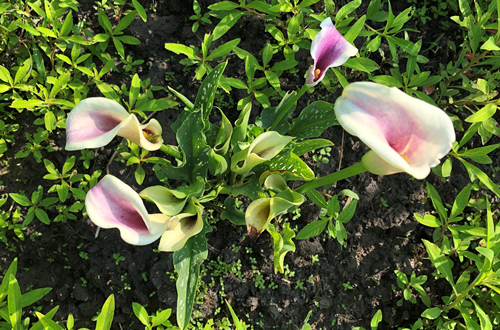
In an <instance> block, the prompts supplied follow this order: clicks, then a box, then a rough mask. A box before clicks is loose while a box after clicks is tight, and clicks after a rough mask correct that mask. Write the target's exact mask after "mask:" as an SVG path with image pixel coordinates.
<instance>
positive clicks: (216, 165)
mask: <svg viewBox="0 0 500 330" xmlns="http://www.w3.org/2000/svg"><path fill="white" fill-rule="evenodd" d="M208 169H209V171H210V174H212V175H220V174H223V173H224V172H226V170H227V161H226V159H225V158H224V157H222V156H221V155H219V154H217V153H215V152H214V150H213V149H210V163H209V164H208Z"/></svg>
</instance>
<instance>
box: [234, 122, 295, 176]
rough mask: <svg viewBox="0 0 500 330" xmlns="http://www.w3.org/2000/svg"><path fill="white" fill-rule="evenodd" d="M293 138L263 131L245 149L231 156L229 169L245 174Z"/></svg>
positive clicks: (276, 152) (268, 158)
mask: <svg viewBox="0 0 500 330" xmlns="http://www.w3.org/2000/svg"><path fill="white" fill-rule="evenodd" d="M292 139H293V138H292V137H289V136H282V135H280V134H278V133H277V132H274V131H271V132H265V133H262V134H261V135H259V136H258V137H257V138H255V140H254V141H253V142H252V143H251V144H250V146H249V147H247V148H246V149H244V150H242V151H240V152H238V153H236V154H234V155H233V157H232V158H231V170H232V171H233V172H235V173H238V174H245V173H247V172H248V171H250V170H251V169H252V168H253V167H255V166H257V165H259V164H261V163H264V162H266V161H268V160H270V159H272V158H273V157H274V156H276V155H277V154H278V153H279V152H280V151H281V150H282V149H283V148H284V147H285V146H286V145H287V144H288V142H290V141H291V140H292Z"/></svg>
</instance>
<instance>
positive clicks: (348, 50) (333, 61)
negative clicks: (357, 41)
mask: <svg viewBox="0 0 500 330" xmlns="http://www.w3.org/2000/svg"><path fill="white" fill-rule="evenodd" d="M320 26H321V31H320V32H318V34H317V35H316V37H315V38H314V40H313V42H312V45H311V57H312V58H313V59H314V65H313V66H312V68H311V69H310V70H309V72H308V73H307V78H306V85H307V86H309V87H312V86H316V85H317V84H318V83H319V82H320V81H321V80H323V78H324V77H325V73H326V71H327V70H328V69H329V68H332V67H337V66H340V65H342V64H344V63H345V62H346V61H347V60H348V59H349V57H351V56H354V55H356V53H357V52H358V49H357V48H356V47H354V46H353V45H351V44H350V43H349V42H348V41H347V40H345V39H344V37H342V35H341V34H340V33H339V31H337V29H336V28H335V26H334V25H333V23H332V19H331V18H330V17H328V18H326V19H325V20H324V21H323V22H321V25H320Z"/></svg>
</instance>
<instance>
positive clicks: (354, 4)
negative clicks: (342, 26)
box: [335, 0, 361, 24]
mask: <svg viewBox="0 0 500 330" xmlns="http://www.w3.org/2000/svg"><path fill="white" fill-rule="evenodd" d="M359 6H361V0H354V1H351V2H349V3H347V4H346V5H345V6H343V7H342V8H340V9H339V11H338V12H337V15H335V23H336V24H338V23H340V22H341V21H342V20H343V19H344V18H345V17H347V15H349V14H350V13H352V12H353V11H355V10H356V9H357V8H358V7H359Z"/></svg>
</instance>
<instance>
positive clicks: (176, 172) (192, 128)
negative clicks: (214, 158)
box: [162, 112, 210, 182]
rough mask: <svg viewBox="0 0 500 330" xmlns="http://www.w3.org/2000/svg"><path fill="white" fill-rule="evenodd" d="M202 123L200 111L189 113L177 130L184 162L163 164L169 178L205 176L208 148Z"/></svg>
mask: <svg viewBox="0 0 500 330" xmlns="http://www.w3.org/2000/svg"><path fill="white" fill-rule="evenodd" d="M203 128H204V124H203V121H202V116H201V113H200V112H193V113H191V114H190V115H189V116H188V117H187V118H186V119H185V120H184V123H183V124H182V126H181V127H180V128H179V130H178V131H177V141H178V143H179V146H180V147H181V150H182V154H183V158H184V159H185V162H184V163H182V164H181V165H179V166H177V167H176V166H173V165H164V166H162V172H163V173H165V175H166V176H167V177H168V178H169V179H177V180H184V181H187V182H193V181H194V180H195V179H196V177H197V176H201V177H205V176H206V174H207V172H208V164H209V161H210V158H209V151H210V148H209V146H207V144H206V142H205V134H204V133H203Z"/></svg>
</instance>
